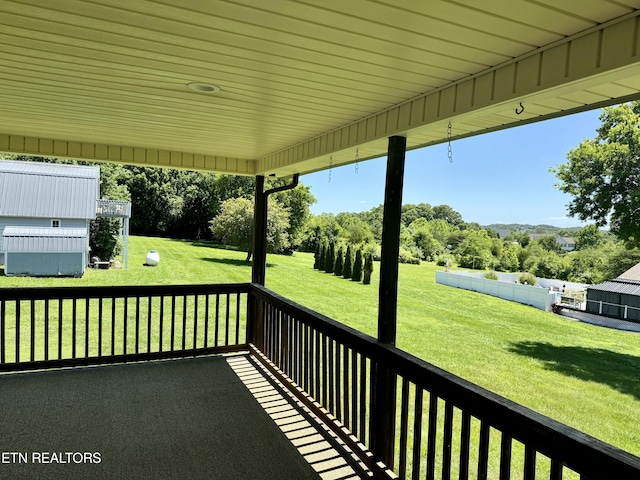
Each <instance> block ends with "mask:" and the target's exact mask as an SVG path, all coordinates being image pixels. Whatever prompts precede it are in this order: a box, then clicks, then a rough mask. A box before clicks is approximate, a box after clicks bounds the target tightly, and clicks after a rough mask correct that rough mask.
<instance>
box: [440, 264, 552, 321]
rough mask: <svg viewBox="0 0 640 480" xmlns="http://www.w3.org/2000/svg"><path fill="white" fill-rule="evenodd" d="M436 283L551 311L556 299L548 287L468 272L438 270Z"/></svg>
mask: <svg viewBox="0 0 640 480" xmlns="http://www.w3.org/2000/svg"><path fill="white" fill-rule="evenodd" d="M436 283H440V284H442V285H449V286H450V287H457V288H462V289H464V290H472V291H474V292H479V293H485V294H487V295H492V296H494V297H499V298H503V299H505V300H511V301H512V302H518V303H522V304H524V305H531V306H532V307H536V308H539V309H540V310H546V311H551V305H552V304H553V303H555V301H556V294H555V293H551V292H549V290H548V289H547V288H542V287H536V286H531V285H522V284H519V283H507V282H501V281H498V280H488V279H486V278H479V277H475V276H471V275H469V274H468V273H467V274H465V273H461V272H459V273H453V272H442V271H437V272H436Z"/></svg>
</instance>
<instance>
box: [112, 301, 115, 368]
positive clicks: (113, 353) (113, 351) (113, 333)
mask: <svg viewBox="0 0 640 480" xmlns="http://www.w3.org/2000/svg"><path fill="white" fill-rule="evenodd" d="M115 354H116V297H113V298H112V299H111V356H112V357H113V356H114V355H115Z"/></svg>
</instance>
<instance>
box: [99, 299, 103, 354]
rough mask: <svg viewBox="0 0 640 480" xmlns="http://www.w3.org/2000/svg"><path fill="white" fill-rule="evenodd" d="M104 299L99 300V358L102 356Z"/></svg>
mask: <svg viewBox="0 0 640 480" xmlns="http://www.w3.org/2000/svg"><path fill="white" fill-rule="evenodd" d="M102 301H103V298H102V297H100V298H99V299H98V356H99V357H101V356H102V315H103V313H104V312H103V305H102Z"/></svg>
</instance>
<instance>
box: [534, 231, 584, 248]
mask: <svg viewBox="0 0 640 480" xmlns="http://www.w3.org/2000/svg"><path fill="white" fill-rule="evenodd" d="M542 237H554V238H555V239H556V242H558V245H560V250H562V252H563V253H567V252H573V251H574V250H575V249H576V241H575V240H574V239H573V237H561V236H560V235H555V234H553V233H531V234H529V238H530V239H531V240H539V239H540V238H542Z"/></svg>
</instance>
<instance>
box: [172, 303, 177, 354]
mask: <svg viewBox="0 0 640 480" xmlns="http://www.w3.org/2000/svg"><path fill="white" fill-rule="evenodd" d="M175 342H176V296H175V295H171V351H172V352H173V351H174V350H175V345H176V343H175Z"/></svg>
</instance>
